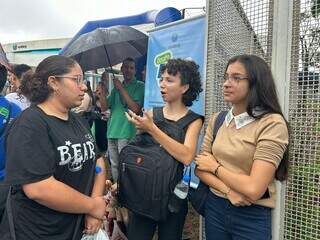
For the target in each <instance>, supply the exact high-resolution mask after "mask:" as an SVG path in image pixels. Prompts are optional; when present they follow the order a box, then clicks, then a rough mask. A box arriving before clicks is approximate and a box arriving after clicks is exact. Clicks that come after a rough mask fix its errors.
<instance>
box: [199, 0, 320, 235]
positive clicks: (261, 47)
mask: <svg viewBox="0 0 320 240" xmlns="http://www.w3.org/2000/svg"><path fill="white" fill-rule="evenodd" d="M277 1H284V0H277ZM287 1H291V0H287ZM288 3H290V4H291V3H292V8H287V9H286V10H287V11H288V12H287V13H284V12H283V13H282V12H280V13H278V14H288V15H289V16H290V18H288V19H289V21H290V24H288V26H290V28H289V29H284V30H285V31H288V32H290V33H291V34H289V37H290V39H289V40H288V44H287V45H288V46H291V49H289V50H288V49H283V50H281V49H280V50H279V49H277V51H289V54H287V55H288V56H291V58H290V61H289V62H291V65H290V66H289V68H290V86H289V87H288V88H282V89H288V90H287V91H288V92H287V93H285V94H287V95H288V96H289V104H287V105H289V106H287V105H286V106H285V109H286V110H287V111H286V112H288V119H289V122H290V126H291V138H290V145H291V146H290V164H291V169H290V176H289V179H288V183H287V188H286V191H285V194H284V195H285V196H284V198H285V204H284V208H283V209H282V210H283V211H281V214H284V216H283V219H284V225H283V229H282V230H283V231H280V233H281V232H282V233H283V234H280V235H281V236H273V239H290V240H291V239H292V240H300V239H305V240H307V239H308V240H309V239H320V227H319V226H320V222H319V221H320V220H319V219H320V216H319V215H320V146H319V144H318V143H319V137H320V133H319V132H320V118H319V112H320V101H319V100H320V95H319V67H320V64H319V62H320V61H319V59H320V42H319V41H320V21H319V20H320V0H292V2H288ZM277 4H278V5H279V2H276V1H274V0H208V1H207V20H208V29H207V30H208V38H207V66H206V102H205V105H206V119H208V118H209V116H210V115H211V113H212V112H213V111H220V110H222V109H225V108H226V107H227V106H226V105H225V103H224V102H223V97H222V76H223V72H224V70H225V66H226V63H227V60H228V59H229V58H230V57H232V56H234V55H238V54H241V53H250V54H256V55H259V56H261V57H263V58H264V59H265V60H266V61H267V62H268V63H269V64H270V65H272V64H274V63H273V62H272V61H274V60H273V59H274V58H273V54H274V52H273V50H274V49H273V48H274V46H273V44H274V43H275V40H274V39H275V38H276V37H277V36H275V34H274V33H275V32H278V34H279V31H275V30H277V29H274V28H279V29H281V27H283V26H281V25H279V24H276V22H275V20H274V13H275V9H274V7H275V6H277ZM280 34H281V33H280ZM291 37H292V38H291ZM283 64H286V63H283ZM277 83H278V84H279V83H280V84H286V82H284V81H283V83H281V81H280V80H279V79H277ZM282 235H283V236H282Z"/></svg>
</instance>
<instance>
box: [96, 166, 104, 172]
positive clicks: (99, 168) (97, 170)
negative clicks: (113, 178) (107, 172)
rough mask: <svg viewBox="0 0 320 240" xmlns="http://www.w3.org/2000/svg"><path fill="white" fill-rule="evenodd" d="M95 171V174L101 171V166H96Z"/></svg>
mask: <svg viewBox="0 0 320 240" xmlns="http://www.w3.org/2000/svg"><path fill="white" fill-rule="evenodd" d="M95 171H96V174H99V173H101V172H102V168H101V167H100V166H96V169H95Z"/></svg>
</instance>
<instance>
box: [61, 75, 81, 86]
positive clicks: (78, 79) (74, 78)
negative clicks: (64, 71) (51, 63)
mask: <svg viewBox="0 0 320 240" xmlns="http://www.w3.org/2000/svg"><path fill="white" fill-rule="evenodd" d="M55 77H56V78H69V79H72V80H74V81H75V82H76V83H77V84H78V85H79V86H80V85H82V84H84V78H83V76H82V75H75V76H63V75H56V76H55Z"/></svg>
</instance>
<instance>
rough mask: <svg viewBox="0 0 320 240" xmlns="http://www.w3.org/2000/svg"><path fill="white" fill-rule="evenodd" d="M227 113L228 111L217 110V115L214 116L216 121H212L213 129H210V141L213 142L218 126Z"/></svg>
mask: <svg viewBox="0 0 320 240" xmlns="http://www.w3.org/2000/svg"><path fill="white" fill-rule="evenodd" d="M227 114H228V111H221V112H219V114H218V116H217V117H216V121H215V122H214V127H213V131H212V143H213V141H214V139H215V138H216V136H217V133H218V131H219V128H220V127H221V126H222V124H223V122H224V119H225V118H226V116H227Z"/></svg>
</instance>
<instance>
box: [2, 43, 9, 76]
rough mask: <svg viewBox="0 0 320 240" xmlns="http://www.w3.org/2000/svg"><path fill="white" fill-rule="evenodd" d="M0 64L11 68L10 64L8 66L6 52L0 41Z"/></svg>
mask: <svg viewBox="0 0 320 240" xmlns="http://www.w3.org/2000/svg"><path fill="white" fill-rule="evenodd" d="M0 64H1V65H3V66H5V67H6V68H7V69H8V70H11V66H10V64H9V61H8V59H7V56H6V53H5V51H4V50H3V48H2V45H1V43H0Z"/></svg>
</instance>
